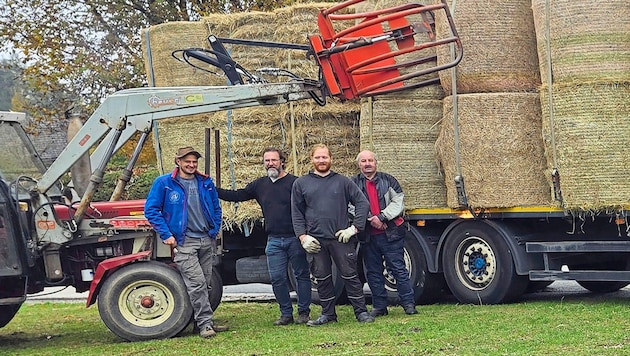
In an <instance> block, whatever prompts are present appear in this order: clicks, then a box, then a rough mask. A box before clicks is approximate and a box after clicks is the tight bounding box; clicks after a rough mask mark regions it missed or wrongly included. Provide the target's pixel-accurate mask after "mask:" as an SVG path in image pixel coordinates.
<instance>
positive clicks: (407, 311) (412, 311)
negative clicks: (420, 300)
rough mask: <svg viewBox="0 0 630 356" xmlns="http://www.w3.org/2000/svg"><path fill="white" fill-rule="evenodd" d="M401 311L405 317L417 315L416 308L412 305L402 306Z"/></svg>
mask: <svg viewBox="0 0 630 356" xmlns="http://www.w3.org/2000/svg"><path fill="white" fill-rule="evenodd" d="M403 309H404V310H405V314H407V315H412V314H418V311H417V310H416V306H415V305H413V304H407V305H403Z"/></svg>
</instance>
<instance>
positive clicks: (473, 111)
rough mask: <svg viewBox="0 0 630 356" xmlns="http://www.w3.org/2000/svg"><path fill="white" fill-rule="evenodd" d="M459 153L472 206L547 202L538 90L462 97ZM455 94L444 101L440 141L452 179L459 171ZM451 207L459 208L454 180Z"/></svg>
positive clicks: (441, 155) (450, 189)
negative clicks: (454, 111)
mask: <svg viewBox="0 0 630 356" xmlns="http://www.w3.org/2000/svg"><path fill="white" fill-rule="evenodd" d="M458 99H459V103H458V104H459V120H458V126H459V142H458V144H459V154H460V160H461V172H460V173H461V175H462V176H463V177H464V179H465V182H464V183H465V190H466V195H467V199H468V205H469V206H471V207H473V208H484V207H498V208H505V207H515V206H536V205H546V204H548V202H549V195H550V192H549V187H548V185H547V184H546V181H545V178H544V175H543V171H544V168H545V159H544V155H543V147H542V145H541V142H540V141H541V137H540V131H541V119H540V110H539V108H540V105H539V102H538V94H537V93H492V94H487V93H483V94H482V93H480V94H462V95H460V96H459V98H458ZM454 133H455V130H454V115H453V100H452V97H447V98H445V99H444V119H443V122H442V129H441V131H440V134H439V137H438V139H437V142H436V149H437V150H438V156H439V158H440V162H441V163H442V165H443V169H444V176H445V179H446V181H447V182H453V181H454V179H455V176H456V175H457V173H458V172H457V171H456V167H457V165H456V157H455V155H456V150H455V147H456V145H455V143H456V142H455V140H456V137H455V134H454ZM447 187H448V188H447V189H448V192H447V197H448V206H449V207H458V206H459V202H458V200H457V191H456V189H455V185H454V184H447Z"/></svg>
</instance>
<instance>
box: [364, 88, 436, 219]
mask: <svg viewBox="0 0 630 356" xmlns="http://www.w3.org/2000/svg"><path fill="white" fill-rule="evenodd" d="M441 116H442V101H441V100H426V99H401V100H391V99H388V100H378V98H377V99H376V100H374V101H365V102H364V103H363V105H362V107H361V148H362V149H370V150H372V151H374V152H376V154H377V158H378V169H379V170H381V171H384V172H388V173H390V174H392V175H394V177H396V178H397V179H398V181H399V182H400V184H401V186H402V188H403V191H404V192H405V207H407V208H418V207H422V208H438V207H444V206H445V205H446V186H445V185H444V177H443V176H442V174H441V172H440V169H439V167H438V163H437V159H436V156H435V148H434V147H435V140H436V138H437V135H438V132H439V127H440V126H439V121H440V119H441Z"/></svg>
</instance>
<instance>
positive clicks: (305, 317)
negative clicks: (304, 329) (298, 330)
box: [295, 313, 310, 324]
mask: <svg viewBox="0 0 630 356" xmlns="http://www.w3.org/2000/svg"><path fill="white" fill-rule="evenodd" d="M309 320H310V316H309V314H308V313H300V314H298V317H297V319H295V323H296V324H306V323H308V321H309Z"/></svg>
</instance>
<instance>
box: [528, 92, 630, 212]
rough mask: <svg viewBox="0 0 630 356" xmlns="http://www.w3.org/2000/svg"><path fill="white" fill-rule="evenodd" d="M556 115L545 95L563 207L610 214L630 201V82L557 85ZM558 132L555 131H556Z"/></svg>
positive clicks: (546, 132) (551, 157)
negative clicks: (605, 211)
mask: <svg viewBox="0 0 630 356" xmlns="http://www.w3.org/2000/svg"><path fill="white" fill-rule="evenodd" d="M552 92H553V117H550V115H549V95H548V91H547V90H546V89H545V88H543V89H542V90H541V92H540V94H541V104H542V113H543V114H542V115H543V138H544V142H545V149H546V152H545V154H546V156H547V160H548V162H549V168H550V169H551V168H554V167H557V168H558V171H559V174H560V189H561V190H562V197H563V201H564V206H565V208H567V209H571V210H605V209H608V208H611V207H612V208H614V207H618V206H620V205H628V204H629V203H630V179H629V178H628V173H629V172H630V145H628V142H629V141H628V140H629V139H630V125H628V119H629V118H630V117H629V114H628V113H630V83H627V82H626V83H622V84H614V83H610V84H606V83H585V84H581V85H561V84H555V85H554V86H553V88H552ZM552 129H553V131H552Z"/></svg>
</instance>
